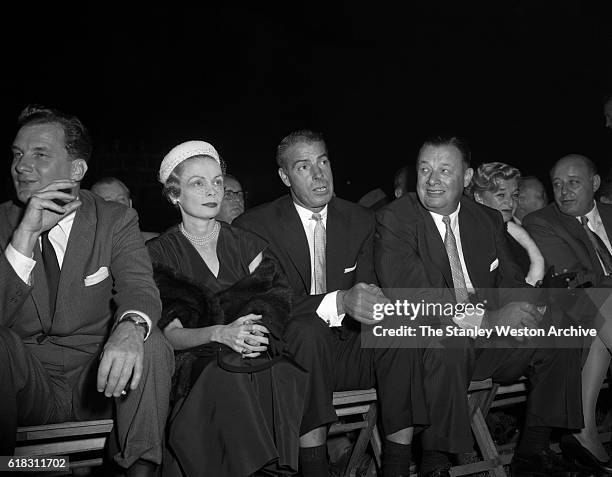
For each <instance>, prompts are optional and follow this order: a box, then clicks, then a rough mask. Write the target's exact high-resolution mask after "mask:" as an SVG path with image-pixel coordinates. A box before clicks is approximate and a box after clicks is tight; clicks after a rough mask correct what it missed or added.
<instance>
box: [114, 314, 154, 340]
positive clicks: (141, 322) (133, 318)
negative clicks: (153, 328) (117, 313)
mask: <svg viewBox="0 0 612 477" xmlns="http://www.w3.org/2000/svg"><path fill="white" fill-rule="evenodd" d="M124 321H130V322H132V323H134V324H135V325H136V326H142V327H143V329H144V330H145V338H146V337H147V336H149V331H150V329H149V323H148V322H147V320H145V319H144V318H143V317H142V316H140V315H136V314H132V313H128V314H127V315H125V316H124V317H123V318H121V319H120V320H119V323H123V322H124ZM119 323H118V324H119Z"/></svg>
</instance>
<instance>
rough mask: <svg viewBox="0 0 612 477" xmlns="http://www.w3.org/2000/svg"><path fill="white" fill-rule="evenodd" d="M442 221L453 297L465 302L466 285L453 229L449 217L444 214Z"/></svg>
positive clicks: (467, 299)
mask: <svg viewBox="0 0 612 477" xmlns="http://www.w3.org/2000/svg"><path fill="white" fill-rule="evenodd" d="M442 222H444V225H446V233H445V234H444V247H445V248H446V254H447V255H448V262H449V263H450V268H451V275H452V277H453V287H454V288H455V297H456V298H457V303H467V302H468V301H469V295H468V291H467V286H466V285H465V277H464V276H463V269H462V268H461V260H460V259H459V251H458V249H457V241H456V240H455V234H453V229H452V228H451V225H450V217H449V216H448V215H445V216H444V217H442Z"/></svg>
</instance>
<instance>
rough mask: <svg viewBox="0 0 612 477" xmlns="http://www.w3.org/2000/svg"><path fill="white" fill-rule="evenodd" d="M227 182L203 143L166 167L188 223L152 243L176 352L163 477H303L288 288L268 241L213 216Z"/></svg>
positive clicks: (303, 380) (300, 382)
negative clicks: (285, 476)
mask: <svg viewBox="0 0 612 477" xmlns="http://www.w3.org/2000/svg"><path fill="white" fill-rule="evenodd" d="M223 173H224V167H223V164H222V162H221V159H220V157H219V154H218V153H217V151H216V150H215V148H214V147H213V146H212V145H210V144H209V143H207V142H204V141H188V142H186V143H183V144H180V145H178V146H176V147H175V148H174V149H172V150H171V151H170V152H169V153H168V154H167V155H166V157H165V158H164V160H163V161H162V164H161V166H160V170H159V180H160V182H161V183H162V184H163V186H164V195H165V196H166V198H167V199H168V200H169V201H170V202H171V203H172V204H173V205H174V206H176V207H177V208H178V210H179V211H180V214H181V223H180V224H179V225H178V226H176V227H173V228H171V229H170V230H168V231H167V232H166V233H164V234H163V235H162V236H161V237H159V238H157V239H154V240H152V241H149V242H148V243H147V246H148V248H149V253H150V254H151V259H152V261H153V264H154V268H155V276H156V281H157V284H158V287H159V289H160V295H161V298H162V303H163V312H162V317H161V319H160V321H159V323H158V326H159V327H160V328H162V329H163V330H164V334H165V336H166V337H167V338H168V340H169V341H170V342H171V343H172V345H173V346H174V348H175V350H176V352H177V354H176V359H177V366H176V372H175V377H174V380H173V399H172V400H173V402H174V407H173V410H172V413H171V415H172V417H171V419H170V420H169V433H168V436H169V439H168V441H169V442H168V452H166V456H165V461H164V464H163V469H164V475H181V474H183V475H196V474H197V473H201V471H202V469H206V472H207V474H208V475H215V476H220V477H222V476H228V477H229V476H231V477H234V476H235V477H246V476H248V475H251V474H253V473H255V472H256V471H258V470H261V469H265V471H266V472H272V473H282V472H283V471H288V472H292V471H297V452H298V438H299V436H298V431H299V427H300V426H299V424H300V420H301V408H302V405H303V396H304V395H305V386H306V385H307V374H306V373H305V371H303V370H302V369H300V368H299V367H298V366H297V365H295V364H294V363H293V361H292V360H291V358H290V357H289V356H287V355H286V353H285V352H284V343H283V341H282V335H283V330H284V323H285V322H286V320H287V319H288V316H289V313H290V297H291V291H290V289H289V287H288V286H287V285H286V284H285V283H284V279H283V277H282V275H281V273H280V272H279V271H278V269H277V267H276V264H275V262H274V260H272V259H270V258H268V257H266V254H265V250H266V248H267V244H266V242H265V241H264V240H263V239H261V238H259V237H257V236H256V235H254V234H252V233H249V232H246V231H244V230H241V229H237V228H233V227H232V226H231V225H228V224H226V223H224V222H220V221H217V220H216V219H215V217H216V216H217V214H218V213H219V209H220V205H221V201H222V199H223V194H224V188H223ZM280 396H282V399H280ZM281 403H282V404H281Z"/></svg>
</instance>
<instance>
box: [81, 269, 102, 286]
mask: <svg viewBox="0 0 612 477" xmlns="http://www.w3.org/2000/svg"><path fill="white" fill-rule="evenodd" d="M106 277H108V268H107V267H100V268H99V270H98V271H97V272H96V273H92V274H91V275H89V276H88V277H85V279H84V280H83V282H84V283H85V286H86V287H90V286H92V285H95V284H97V283H100V282H101V281H102V280H104V279H105V278H106Z"/></svg>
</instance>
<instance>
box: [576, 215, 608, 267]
mask: <svg viewBox="0 0 612 477" xmlns="http://www.w3.org/2000/svg"><path fill="white" fill-rule="evenodd" d="M580 222H581V223H582V227H583V228H584V231H585V232H586V234H587V237H589V240H590V242H591V245H593V248H594V249H595V253H597V256H598V257H599V260H600V261H601V264H602V266H603V270H604V273H605V274H606V275H610V274H611V273H612V255H610V251H609V250H608V247H606V244H605V243H604V241H603V240H602V239H601V237H600V236H599V235H598V234H596V233H595V232H593V231H592V230H591V228H590V227H589V218H588V217H586V216H582V217H580Z"/></svg>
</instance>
